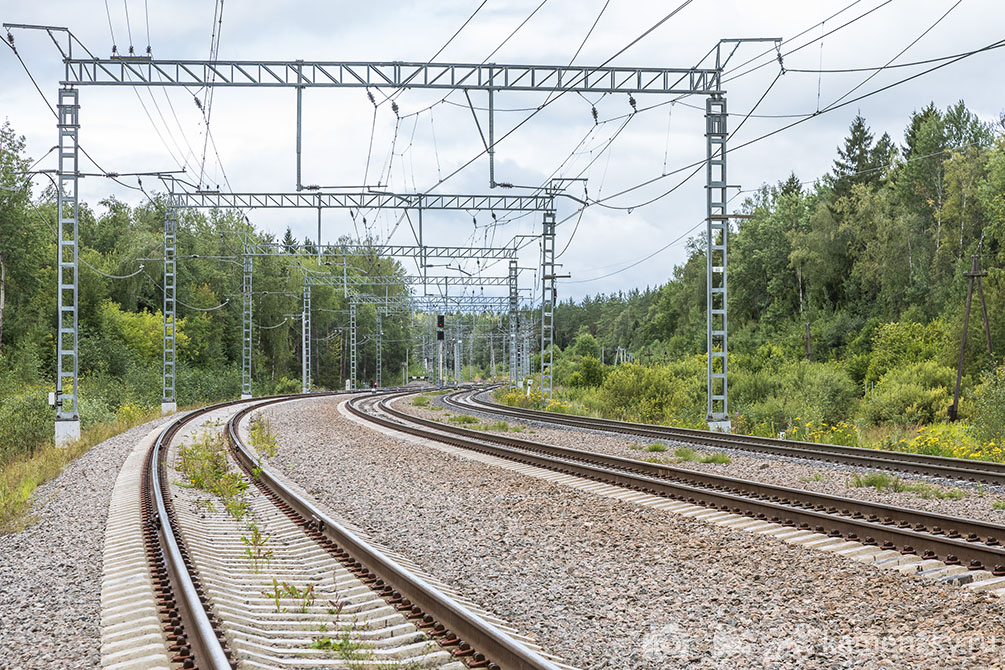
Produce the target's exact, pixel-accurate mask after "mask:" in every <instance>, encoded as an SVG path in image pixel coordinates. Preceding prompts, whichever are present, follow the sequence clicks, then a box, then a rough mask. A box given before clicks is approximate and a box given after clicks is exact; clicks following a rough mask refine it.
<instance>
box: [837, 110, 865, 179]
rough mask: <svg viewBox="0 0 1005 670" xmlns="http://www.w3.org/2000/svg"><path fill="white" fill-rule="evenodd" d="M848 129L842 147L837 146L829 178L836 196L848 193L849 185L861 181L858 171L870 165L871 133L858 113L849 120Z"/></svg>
mask: <svg viewBox="0 0 1005 670" xmlns="http://www.w3.org/2000/svg"><path fill="white" fill-rule="evenodd" d="M849 131H850V133H851V134H850V135H849V136H848V137H847V138H846V139H845V141H844V147H843V148H842V147H838V159H837V160H836V161H834V175H833V177H832V178H831V183H832V184H833V186H834V192H835V194H836V195H837V196H838V197H841V196H845V195H848V194H849V193H850V192H851V185H852V184H854V183H856V182H858V181H862V180H861V179H858V178H857V175H858V173H860V172H863V171H865V170H869V169H870V168H871V167H872V157H873V156H872V133H871V132H869V126H867V125H866V124H865V119H864V118H862V116H861V115H860V114H859V115H856V116H855V120H854V121H852V122H851V127H850V128H849ZM863 176H864V175H863Z"/></svg>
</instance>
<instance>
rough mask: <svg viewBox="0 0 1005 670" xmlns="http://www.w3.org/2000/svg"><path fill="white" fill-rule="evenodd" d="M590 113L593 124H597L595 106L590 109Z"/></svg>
mask: <svg viewBox="0 0 1005 670" xmlns="http://www.w3.org/2000/svg"><path fill="white" fill-rule="evenodd" d="M590 113H591V114H593V122H594V123H597V108H596V106H593V107H590Z"/></svg>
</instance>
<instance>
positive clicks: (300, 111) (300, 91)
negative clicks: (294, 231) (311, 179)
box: [297, 62, 321, 245]
mask: <svg viewBox="0 0 1005 670" xmlns="http://www.w3.org/2000/svg"><path fill="white" fill-rule="evenodd" d="M302 81H303V66H302V65H300V63H299V62H298V63H297V83H298V84H299V83H300V82H302ZM303 115H304V87H303V86H299V85H298V86H297V190H298V191H302V190H303V188H304V185H303V181H302V179H301V176H300V154H301V147H302V146H303V139H302V138H303ZM320 244H321V239H320V236H319V237H318V245H320Z"/></svg>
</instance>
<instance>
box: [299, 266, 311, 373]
mask: <svg viewBox="0 0 1005 670" xmlns="http://www.w3.org/2000/svg"><path fill="white" fill-rule="evenodd" d="M302 324H303V327H302V330H301V337H302V340H301V341H302V343H303V345H302V346H301V351H300V355H301V375H302V379H301V389H300V390H301V393H310V392H311V286H310V284H305V285H304V314H303V319H302Z"/></svg>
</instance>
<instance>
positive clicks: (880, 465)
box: [444, 392, 1005, 485]
mask: <svg viewBox="0 0 1005 670" xmlns="http://www.w3.org/2000/svg"><path fill="white" fill-rule="evenodd" d="M476 394H477V392H475V393H472V394H471V395H470V397H468V398H467V399H466V402H467V404H465V403H463V402H459V401H458V400H457V399H456V398H454V397H453V396H450V397H446V398H444V402H445V403H446V404H448V405H451V406H453V407H456V408H459V409H466V410H476V411H481V412H488V413H492V414H501V415H505V416H511V417H514V418H519V419H524V420H531V421H542V422H546V423H554V424H560V425H566V426H573V427H576V428H584V429H587V430H598V431H602V432H608V433H620V434H627V435H637V436H639V437H648V438H654V439H661V440H673V441H678V442H690V443H693V444H699V445H702V446H707V447H713V448H718V449H739V450H743V451H756V452H760V453H769V454H773V455H776V456H787V457H790V458H801V459H812V460H819V461H825V462H833V463H843V464H848V465H858V466H862V467H868V468H875V469H879V470H892V471H895V472H910V473H914V474H922V475H928V476H934V477H943V478H948V479H959V480H964V481H975V482H980V483H984V484H995V485H1005V463H996V462H993V461H975V460H970V459H965V458H947V457H944V456H930V455H928V454H912V453H908V452H901V451H882V450H879V449H868V448H865V447H847V446H843V445H839V444H823V443H817V442H798V441H795V440H780V439H775V438H770V437H754V436H750V435H736V434H731V433H729V434H727V433H718V432H715V431H706V430H698V429H693V428H674V427H670V426H658V425H653V424H645V423H632V422H629V421H617V420H614V419H597V418H593V417H582V416H571V415H568V414H557V413H555V412H543V411H540V410H531V409H523V408H514V407H510V406H508V405H500V404H498V403H495V402H489V401H486V400H483V399H481V398H477V397H475V395H476Z"/></svg>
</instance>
